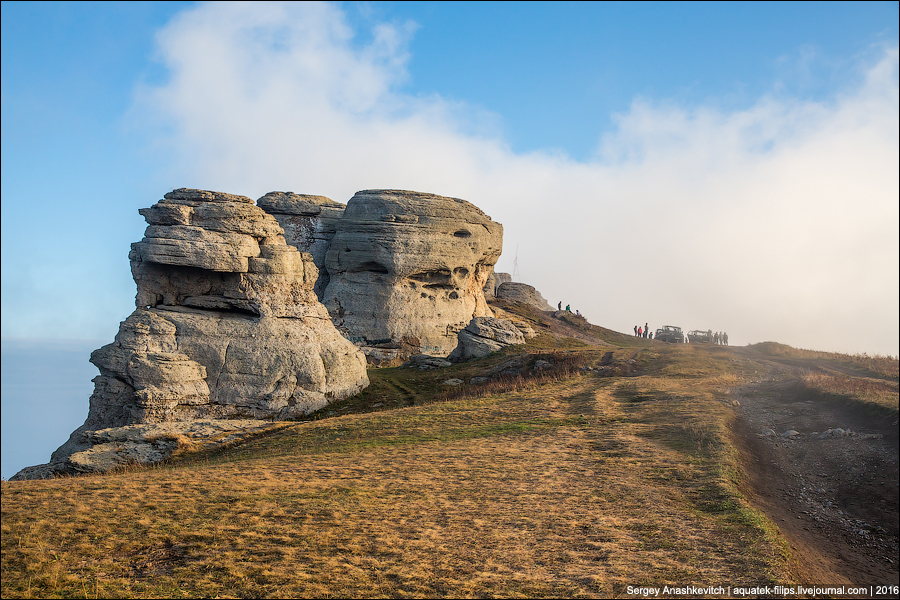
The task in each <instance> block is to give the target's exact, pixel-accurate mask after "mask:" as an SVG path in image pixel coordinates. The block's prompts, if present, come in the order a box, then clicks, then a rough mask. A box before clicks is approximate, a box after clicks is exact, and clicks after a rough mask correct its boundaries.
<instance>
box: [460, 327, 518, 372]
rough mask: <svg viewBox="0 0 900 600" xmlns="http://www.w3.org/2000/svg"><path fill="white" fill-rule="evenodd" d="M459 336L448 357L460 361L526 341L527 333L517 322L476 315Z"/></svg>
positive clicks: (479, 356)
mask: <svg viewBox="0 0 900 600" xmlns="http://www.w3.org/2000/svg"><path fill="white" fill-rule="evenodd" d="M457 337H458V339H459V344H458V345H457V347H456V349H455V350H453V352H452V353H450V356H449V357H448V358H449V359H450V360H452V361H458V362H461V361H464V360H470V359H472V358H481V357H483V356H487V355H488V354H491V353H493V352H496V351H497V350H500V349H501V348H503V347H504V346H510V345H513V344H524V343H525V335H524V334H523V333H522V332H521V331H520V330H519V328H518V327H516V326H515V324H513V323H511V322H510V321H506V320H504V319H497V318H494V317H475V318H474V319H472V321H471V322H470V323H469V324H468V325H466V327H465V328H464V329H462V330H461V331H460V332H459V333H458V334H457Z"/></svg>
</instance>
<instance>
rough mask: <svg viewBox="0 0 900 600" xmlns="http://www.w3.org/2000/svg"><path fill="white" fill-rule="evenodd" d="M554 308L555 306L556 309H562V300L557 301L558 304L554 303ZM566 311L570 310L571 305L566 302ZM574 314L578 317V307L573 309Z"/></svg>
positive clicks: (579, 312) (579, 313)
mask: <svg viewBox="0 0 900 600" xmlns="http://www.w3.org/2000/svg"><path fill="white" fill-rule="evenodd" d="M556 308H557V309H558V310H562V309H563V307H562V300H560V301H559V304H557V305H556ZM566 312H567V313H570V312H572V307H571V306H569V305H568V304H566ZM575 315H576V316H579V317H580V316H581V311H580V310H578V309H575Z"/></svg>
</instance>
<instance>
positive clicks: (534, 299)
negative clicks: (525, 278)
mask: <svg viewBox="0 0 900 600" xmlns="http://www.w3.org/2000/svg"><path fill="white" fill-rule="evenodd" d="M497 298H500V299H502V300H509V301H512V302H522V303H523V304H528V305H531V306H533V307H535V308H536V309H538V310H553V307H552V306H550V304H548V303H547V301H546V300H545V299H544V297H543V296H542V295H541V293H540V292H539V291H537V290H536V289H535V288H534V287H533V286H530V285H528V284H527V283H517V282H515V281H508V282H506V283H502V284H500V285H498V286H497Z"/></svg>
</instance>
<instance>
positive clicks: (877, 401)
mask: <svg viewBox="0 0 900 600" xmlns="http://www.w3.org/2000/svg"><path fill="white" fill-rule="evenodd" d="M802 379H803V383H804V384H805V385H806V387H807V388H809V389H812V390H816V391H818V392H820V393H823V394H830V395H835V396H844V397H846V398H849V399H852V400H856V401H858V402H862V403H864V404H874V405H876V406H879V407H881V408H886V409H890V410H893V411H894V412H897V411H898V409H900V393H898V386H897V382H896V381H884V380H882V379H871V378H863V377H848V376H846V375H835V374H831V373H821V372H815V373H806V374H804V375H803V377H802Z"/></svg>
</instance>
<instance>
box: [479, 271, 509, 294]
mask: <svg viewBox="0 0 900 600" xmlns="http://www.w3.org/2000/svg"><path fill="white" fill-rule="evenodd" d="M507 281H512V275H510V274H509V273H497V272H492V273H491V274H490V275H489V276H488V279H487V282H486V283H485V284H484V288H483V290H484V297H485V298H487V299H488V300H490V299H491V298H494V297H496V295H497V288H498V287H500V286H501V285H502V284H504V283H506V282H507Z"/></svg>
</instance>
